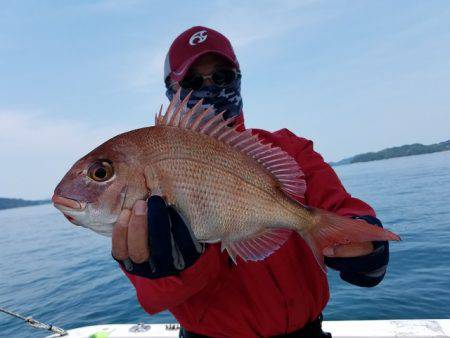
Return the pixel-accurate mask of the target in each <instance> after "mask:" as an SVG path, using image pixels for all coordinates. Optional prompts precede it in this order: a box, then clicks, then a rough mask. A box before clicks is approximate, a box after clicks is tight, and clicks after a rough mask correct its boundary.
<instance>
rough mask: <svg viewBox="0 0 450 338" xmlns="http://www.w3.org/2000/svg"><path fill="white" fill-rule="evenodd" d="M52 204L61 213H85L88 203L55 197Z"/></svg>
mask: <svg viewBox="0 0 450 338" xmlns="http://www.w3.org/2000/svg"><path fill="white" fill-rule="evenodd" d="M52 203H53V205H54V206H55V208H57V209H59V210H61V211H63V210H68V211H69V210H70V211H83V210H84V209H86V205H87V203H86V202H80V201H77V200H74V199H72V198H67V197H63V196H59V195H53V197H52Z"/></svg>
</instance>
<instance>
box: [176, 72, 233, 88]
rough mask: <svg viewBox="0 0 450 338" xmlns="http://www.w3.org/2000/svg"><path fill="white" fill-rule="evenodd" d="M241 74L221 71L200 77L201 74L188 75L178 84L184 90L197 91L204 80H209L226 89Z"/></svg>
mask: <svg viewBox="0 0 450 338" xmlns="http://www.w3.org/2000/svg"><path fill="white" fill-rule="evenodd" d="M239 76H241V73H240V72H239V71H236V70H234V69H221V70H216V71H215V72H213V73H211V74H209V75H201V74H189V75H186V76H185V77H184V79H183V80H181V81H180V82H179V85H180V87H182V88H184V89H192V90H199V89H200V88H202V87H203V84H204V83H205V80H207V79H211V81H212V82H213V83H214V84H215V85H217V86H219V87H226V86H229V85H230V84H231V83H233V81H234V80H236V79H237V78H238V77H239Z"/></svg>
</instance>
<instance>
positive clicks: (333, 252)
mask: <svg viewBox="0 0 450 338" xmlns="http://www.w3.org/2000/svg"><path fill="white" fill-rule="evenodd" d="M372 251H373V244H372V242H363V243H352V244H345V245H338V246H335V247H328V248H325V249H324V250H323V254H324V255H325V256H327V257H359V256H366V255H368V254H370V253H371V252H372Z"/></svg>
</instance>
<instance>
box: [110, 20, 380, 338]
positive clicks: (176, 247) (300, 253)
mask: <svg viewBox="0 0 450 338" xmlns="http://www.w3.org/2000/svg"><path fill="white" fill-rule="evenodd" d="M164 79H165V83H166V89H167V96H168V97H169V98H172V97H173V95H174V93H175V92H176V91H177V90H178V89H179V88H180V87H181V96H182V98H183V97H185V95H187V93H188V92H190V91H193V93H192V95H191V99H190V101H189V106H190V107H191V106H193V105H194V104H195V103H196V102H198V100H200V99H203V100H204V101H203V102H204V104H205V105H211V104H212V105H214V106H215V108H216V111H218V112H220V111H222V110H223V109H226V110H227V116H228V117H230V116H237V117H238V118H237V120H238V122H239V123H243V122H244V119H243V114H242V99H241V96H240V80H241V74H240V69H239V63H238V61H237V59H236V56H235V54H234V51H233V48H232V46H231V44H230V42H229V41H228V39H227V38H226V37H224V36H223V35H222V34H220V33H218V32H216V31H214V30H212V29H209V28H206V27H192V28H190V29H188V30H187V31H185V32H183V33H182V34H181V35H180V36H179V37H177V38H176V39H175V41H174V42H173V44H172V45H171V47H170V50H169V52H168V54H167V58H166V64H165V78H164ZM252 131H253V133H255V134H257V135H258V136H259V137H260V138H261V139H263V140H264V141H267V142H270V143H273V144H275V145H277V146H279V147H281V148H282V149H283V150H285V151H286V152H287V153H288V154H290V155H291V156H292V157H293V158H294V159H295V160H296V161H298V163H299V164H300V166H301V168H302V169H303V171H304V173H305V177H306V183H307V190H306V195H305V198H304V199H302V200H299V201H300V202H302V203H304V204H306V205H309V206H313V207H318V208H322V209H326V210H330V211H333V212H335V213H337V214H339V215H343V216H348V217H355V218H361V219H364V220H366V221H367V222H369V223H372V224H376V225H378V226H381V223H380V221H379V220H378V219H377V218H375V212H374V211H373V209H372V208H371V207H370V206H369V205H367V204H366V203H364V202H362V201H361V200H358V199H356V198H353V197H351V196H350V195H349V194H348V193H347V192H346V191H345V189H344V187H343V186H342V184H341V183H340V181H339V179H338V177H337V176H336V174H335V172H334V171H333V169H331V167H330V166H328V165H327V164H326V163H325V162H324V161H323V158H322V157H321V156H320V155H319V154H318V153H316V152H315V151H314V150H313V144H312V142H311V141H309V140H306V139H304V138H300V137H297V136H295V135H294V134H292V133H291V132H290V131H289V130H287V129H282V130H279V131H277V132H274V133H271V132H268V131H264V130H258V129H253V130H252ZM112 253H113V256H114V257H115V258H116V259H117V260H118V261H119V262H120V264H121V266H122V268H123V270H124V271H125V274H126V275H127V277H128V278H129V279H130V281H131V282H132V283H133V285H134V287H135V288H136V292H137V296H138V299H139V302H140V303H141V305H142V307H143V308H144V309H145V310H146V311H147V312H149V313H150V314H155V313H157V312H160V311H163V310H166V309H168V310H170V311H171V312H172V313H173V315H174V316H175V317H176V318H177V320H178V321H179V322H180V324H181V325H182V327H183V329H182V333H181V334H182V335H183V336H184V337H205V336H207V337H261V336H263V337H272V336H280V337H326V336H327V334H325V333H323V332H322V330H321V312H322V310H323V309H324V308H325V306H326V304H327V302H328V298H329V291H328V283H327V277H326V275H325V274H324V273H323V271H321V269H320V268H319V267H318V265H317V264H316V262H315V260H314V257H313V255H312V253H311V252H310V249H309V248H308V246H307V245H306V244H305V242H304V241H303V240H302V238H301V237H300V236H299V235H298V234H297V233H295V232H294V233H293V234H292V235H291V236H290V237H289V239H288V240H287V242H286V243H285V244H284V245H283V246H282V247H281V248H280V249H279V250H277V251H276V252H274V253H273V254H272V255H271V256H269V257H268V258H266V259H265V260H263V261H258V262H244V261H242V260H238V263H237V265H235V264H234V263H233V262H232V261H231V260H230V259H229V257H228V255H227V253H226V252H221V251H220V244H209V245H205V244H199V243H198V242H197V241H196V240H195V238H194V237H193V236H192V234H191V230H190V229H189V227H188V226H187V225H186V224H184V222H183V220H182V219H181V217H180V216H179V215H178V213H177V212H176V210H175V209H174V208H173V207H171V206H167V205H166V204H165V202H164V199H163V198H162V197H161V196H151V197H150V198H149V200H148V201H147V203H146V202H144V201H138V202H136V205H135V206H134V208H133V210H132V211H129V210H124V211H123V212H122V214H121V216H120V217H119V221H118V223H117V225H116V227H115V229H114V233H113V249H112ZM323 253H324V255H325V256H327V257H326V260H325V262H326V264H327V265H328V266H329V267H331V268H333V269H337V270H339V271H340V276H341V278H342V279H343V280H345V281H347V282H350V283H352V284H355V285H359V286H366V287H368V286H374V285H376V284H378V283H379V282H380V281H381V280H382V279H383V277H384V274H385V271H386V266H387V262H388V259H389V251H388V244H387V242H374V243H371V242H370V243H360V244H349V245H341V246H337V247H333V248H326V249H325V250H324V252H323Z"/></svg>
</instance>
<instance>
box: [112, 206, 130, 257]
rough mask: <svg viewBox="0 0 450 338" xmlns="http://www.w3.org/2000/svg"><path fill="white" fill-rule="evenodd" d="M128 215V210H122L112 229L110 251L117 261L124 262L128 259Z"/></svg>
mask: <svg viewBox="0 0 450 338" xmlns="http://www.w3.org/2000/svg"><path fill="white" fill-rule="evenodd" d="M130 215H131V211H130V210H128V209H124V210H122V212H121V213H120V215H119V218H118V219H117V223H116V225H115V226H114V229H113V234H112V250H111V251H112V255H113V257H114V258H115V259H118V260H125V259H127V258H128V249H127V233H128V222H129V220H130Z"/></svg>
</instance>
